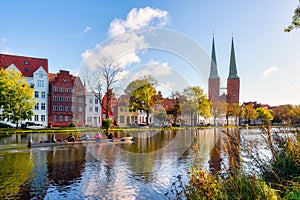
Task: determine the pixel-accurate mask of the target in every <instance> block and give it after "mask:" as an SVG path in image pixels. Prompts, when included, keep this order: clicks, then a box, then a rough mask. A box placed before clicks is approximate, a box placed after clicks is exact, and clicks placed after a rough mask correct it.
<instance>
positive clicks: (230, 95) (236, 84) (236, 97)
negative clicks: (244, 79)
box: [227, 78, 240, 105]
mask: <svg viewBox="0 0 300 200" xmlns="http://www.w3.org/2000/svg"><path fill="white" fill-rule="evenodd" d="M239 102H240V79H239V78H238V79H230V78H229V79H227V103H229V105H231V104H233V103H239Z"/></svg>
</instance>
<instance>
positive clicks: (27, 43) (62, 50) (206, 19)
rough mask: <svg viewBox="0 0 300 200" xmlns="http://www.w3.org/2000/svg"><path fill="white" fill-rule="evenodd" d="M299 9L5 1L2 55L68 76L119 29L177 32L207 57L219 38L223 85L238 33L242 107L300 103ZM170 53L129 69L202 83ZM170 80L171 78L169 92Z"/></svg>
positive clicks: (192, 0)
mask: <svg viewBox="0 0 300 200" xmlns="http://www.w3.org/2000/svg"><path fill="white" fill-rule="evenodd" d="M297 3H298V0H293V1H283V0H281V1H279V0H272V1H271V0H265V1H258V0H253V1H233V0H229V1H215V0H213V1H198V0H189V1H179V0H174V1H166V0H164V1H163V0H157V1H150V0H131V1H116V0H110V1H96V0H95V1H79V0H78V1H71V0H63V1H58V0H52V1H37V0H34V1H30V0H29V1H16V0H10V1H3V2H1V8H2V9H1V12H0V18H1V20H0V52H1V53H7V54H14V55H24V56H32V57H41V58H47V59H48V62H49V71H50V72H53V73H56V72H58V70H59V69H67V70H71V71H72V72H73V73H76V72H78V71H79V69H80V68H81V67H82V65H83V62H84V58H85V57H84V56H85V55H86V53H91V52H94V50H95V49H96V46H97V45H99V44H101V43H103V41H106V40H107V39H109V38H111V37H112V36H114V35H115V34H118V31H120V30H119V29H117V28H116V27H120V26H121V27H122V28H124V27H125V29H126V30H128V29H132V27H133V26H136V25H139V26H140V28H147V27H149V26H154V27H160V28H164V29H168V30H171V31H175V32H176V33H177V34H183V35H184V36H186V37H187V38H189V39H190V40H191V41H193V42H195V43H197V44H198V45H199V47H202V48H203V50H204V52H206V53H207V54H208V56H210V54H211V52H210V51H211V43H212V33H213V32H214V35H215V43H216V55H217V63H218V69H219V73H220V76H221V79H222V82H223V84H224V85H225V84H226V78H227V76H228V67H229V57H230V44H231V37H232V34H233V36H234V42H235V51H236V60H237V67H238V74H239V76H240V78H241V99H240V101H241V103H242V102H243V101H258V102H260V103H268V104H270V105H279V104H286V103H292V104H300V92H299V91H300V78H299V75H300V64H299V52H300V32H299V31H300V30H295V31H292V32H291V33H284V32H283V29H284V27H285V26H287V25H289V23H290V21H291V17H292V14H293V10H294V8H295V7H296V6H297ZM134 11H135V12H134ZM129 13H131V14H129ZM134 14H135V15H134ZM134 17H138V19H135V18H134ZM128 19H130V20H128ZM142 20H144V21H142ZM141 21H142V22H144V23H142V22H141ZM139 22H141V23H142V24H139ZM202 53H203V52H202ZM165 54H167V53H160V51H148V52H136V53H135V54H134V55H131V56H133V57H131V58H132V59H133V60H131V62H129V64H128V66H127V67H129V68H128V69H132V68H134V66H139V67H137V68H144V66H145V63H152V64H153V63H154V64H159V65H161V66H164V67H166V66H168V67H169V68H168V69H170V68H172V69H174V70H175V71H176V72H178V74H180V76H182V77H181V78H183V79H185V80H186V81H187V82H188V83H187V84H197V79H198V77H196V76H194V77H193V76H191V75H193V74H195V73H194V72H193V70H192V69H191V68H189V66H188V65H189V64H187V62H185V61H183V60H182V59H178V58H176V56H174V55H170V54H168V55H167V56H166V55H165ZM134 56H135V57H134ZM151 66H153V65H151ZM130 67H131V68H130ZM208 67H209V66H208ZM165 69H167V68H165ZM157 73H159V72H157ZM185 73H186V74H185ZM183 74H185V75H183ZM173 79H174V78H173ZM175 79H176V78H175ZM193 79H195V80H193ZM171 80H172V77H170V80H169V82H168V83H169V86H170V87H171V85H172V84H171ZM178 80H179V79H178ZM178 80H177V81H178ZM190 80H193V81H192V83H189V81H190ZM180 82H181V81H180ZM199 82H201V81H199ZM202 82H203V81H202ZM199 84H203V83H199ZM162 87H163V86H162ZM204 87H205V86H204Z"/></svg>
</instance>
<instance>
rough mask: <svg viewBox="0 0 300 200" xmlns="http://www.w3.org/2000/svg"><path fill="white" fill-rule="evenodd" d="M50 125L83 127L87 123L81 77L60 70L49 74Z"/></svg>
mask: <svg viewBox="0 0 300 200" xmlns="http://www.w3.org/2000/svg"><path fill="white" fill-rule="evenodd" d="M48 102H49V116H48V117H49V126H50V127H68V126H71V125H75V126H79V127H82V126H84V124H85V88H84V86H83V84H82V82H81V80H80V78H79V77H76V76H73V75H71V74H70V73H69V71H65V70H60V71H59V73H57V74H49V95H48Z"/></svg>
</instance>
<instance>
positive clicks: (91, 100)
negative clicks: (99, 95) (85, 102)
mask: <svg viewBox="0 0 300 200" xmlns="http://www.w3.org/2000/svg"><path fill="white" fill-rule="evenodd" d="M89 103H90V104H93V99H92V98H90V99H89ZM95 104H96V105H98V104H99V100H98V99H95Z"/></svg>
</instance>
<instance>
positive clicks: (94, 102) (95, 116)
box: [85, 92, 102, 127]
mask: <svg viewBox="0 0 300 200" xmlns="http://www.w3.org/2000/svg"><path fill="white" fill-rule="evenodd" d="M85 99H86V102H85V105H86V106H85V113H86V114H85V125H86V126H90V127H100V126H101V121H102V120H101V116H102V114H101V112H102V108H101V106H100V103H99V100H98V99H97V98H96V97H95V95H94V94H93V93H91V92H86V96H85Z"/></svg>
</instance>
